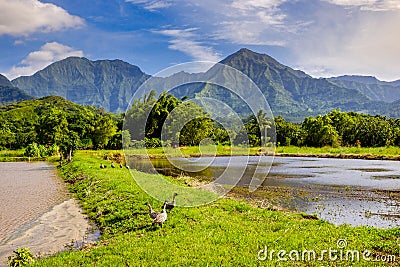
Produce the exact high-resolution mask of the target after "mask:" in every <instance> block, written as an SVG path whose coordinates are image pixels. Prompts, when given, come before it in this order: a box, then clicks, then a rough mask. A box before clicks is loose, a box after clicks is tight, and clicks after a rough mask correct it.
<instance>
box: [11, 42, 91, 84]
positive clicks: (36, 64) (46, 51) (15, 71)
mask: <svg viewBox="0 0 400 267" xmlns="http://www.w3.org/2000/svg"><path fill="white" fill-rule="evenodd" d="M70 56H77V57H82V56H83V52H82V51H80V50H75V49H73V48H72V47H69V46H66V45H63V44H60V43H57V42H51V43H46V44H45V45H43V46H42V47H41V48H40V49H39V50H38V51H34V52H31V53H29V55H28V56H27V57H26V58H25V59H23V60H22V61H21V62H20V63H19V64H18V65H16V66H13V67H12V68H11V69H10V70H9V71H8V72H7V73H6V74H5V75H6V76H7V77H8V78H9V79H10V80H12V79H14V78H17V77H19V76H24V75H32V74H34V73H35V72H37V71H39V70H41V69H43V68H45V67H47V66H48V65H50V64H51V63H54V62H56V61H59V60H61V59H64V58H66V57H70Z"/></svg>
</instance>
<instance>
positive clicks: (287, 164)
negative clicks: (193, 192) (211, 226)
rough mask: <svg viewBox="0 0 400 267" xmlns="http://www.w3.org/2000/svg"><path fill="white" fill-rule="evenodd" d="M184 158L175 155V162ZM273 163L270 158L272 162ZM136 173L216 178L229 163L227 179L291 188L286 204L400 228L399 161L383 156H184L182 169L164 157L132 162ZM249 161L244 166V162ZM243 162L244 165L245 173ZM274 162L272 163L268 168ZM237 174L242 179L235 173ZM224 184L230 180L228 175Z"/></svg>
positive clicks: (341, 219) (339, 219)
mask: <svg viewBox="0 0 400 267" xmlns="http://www.w3.org/2000/svg"><path fill="white" fill-rule="evenodd" d="M179 160H182V159H174V161H179ZM272 161H273V162H272ZM133 162H134V165H135V166H134V167H135V168H136V169H138V170H140V171H145V172H153V173H154V172H158V173H161V174H164V175H169V176H179V175H184V176H190V177H195V178H197V179H201V180H208V181H214V180H215V179H216V178H218V177H219V176H220V175H221V174H222V173H223V172H224V171H225V170H226V168H227V166H228V165H229V169H230V170H229V174H230V177H231V181H232V182H233V181H237V179H240V180H239V183H238V186H242V187H246V186H248V185H249V183H250V181H251V179H252V177H256V178H257V179H260V180H262V181H263V183H262V186H263V188H262V190H268V188H272V187H273V188H282V189H283V188H284V189H285V190H286V189H287V188H289V189H290V190H291V194H292V197H293V198H292V200H291V201H282V202H281V203H280V204H281V205H283V206H285V207H286V208H290V209H293V210H297V211H301V212H306V213H309V214H317V215H318V216H319V217H320V218H323V219H325V220H328V221H330V222H332V223H334V224H343V223H347V224H352V225H368V226H373V227H379V228H389V227H398V226H400V202H399V199H398V196H399V194H400V179H399V177H400V162H398V161H383V160H360V159H332V158H301V157H300V158H299V157H296V158H290V157H276V158H274V159H273V158H272V157H268V156H264V157H257V156H254V157H250V159H249V161H248V160H247V157H245V158H244V157H240V156H238V157H216V158H213V159H212V160H211V164H210V158H198V159H196V161H188V160H182V162H180V163H179V164H180V165H185V169H186V170H188V169H191V168H190V167H191V166H195V167H196V168H192V169H202V168H201V167H203V166H205V164H207V165H209V166H208V167H207V168H203V169H202V170H201V171H198V172H191V171H182V170H180V169H178V168H176V167H174V165H172V164H171V163H170V162H169V161H168V160H167V159H152V160H151V163H150V162H148V161H142V160H135V161H133ZM247 162H248V164H247ZM243 164H247V165H246V166H245V167H246V169H245V172H244V174H243V175H241V174H242V171H240V172H239V171H238V173H237V174H236V173H235V168H237V170H242V168H243ZM271 164H272V167H271V168H270V166H271ZM238 176H240V177H238ZM223 182H224V183H227V184H231V183H230V181H229V179H228V180H226V179H225V180H224V181H223Z"/></svg>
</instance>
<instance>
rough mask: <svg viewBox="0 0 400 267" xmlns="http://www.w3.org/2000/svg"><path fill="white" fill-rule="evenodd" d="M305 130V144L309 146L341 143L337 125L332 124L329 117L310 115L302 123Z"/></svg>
mask: <svg viewBox="0 0 400 267" xmlns="http://www.w3.org/2000/svg"><path fill="white" fill-rule="evenodd" d="M302 129H303V130H304V131H305V133H306V134H305V140H304V144H305V145H307V146H315V147H323V146H338V145H340V139H339V134H338V133H337V131H336V129H335V127H333V126H332V125H331V121H330V119H329V118H328V117H326V116H325V117H323V116H317V117H316V118H313V117H308V118H306V119H305V120H304V122H303V123H302Z"/></svg>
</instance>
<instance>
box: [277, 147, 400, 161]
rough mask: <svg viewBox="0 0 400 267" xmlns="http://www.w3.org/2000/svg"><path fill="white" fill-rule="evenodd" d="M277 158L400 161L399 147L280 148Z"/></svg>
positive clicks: (278, 148)
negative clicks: (310, 157) (309, 157)
mask: <svg viewBox="0 0 400 267" xmlns="http://www.w3.org/2000/svg"><path fill="white" fill-rule="evenodd" d="M275 153H276V155H278V156H319V157H343V158H364V159H390V160H400V147H394V146H388V147H318V148H317V147H296V146H280V147H277V148H276V150H275Z"/></svg>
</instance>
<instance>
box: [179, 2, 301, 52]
mask: <svg viewBox="0 0 400 267" xmlns="http://www.w3.org/2000/svg"><path fill="white" fill-rule="evenodd" d="M187 2H190V3H191V4H192V6H193V7H194V8H195V9H196V10H198V12H199V15H197V16H196V17H197V18H198V19H199V20H201V19H202V17H204V18H203V19H202V20H201V21H202V22H204V24H205V25H206V26H204V25H201V26H202V27H203V26H204V27H208V28H209V29H211V30H212V31H213V33H212V37H214V38H215V39H219V40H227V41H229V42H232V43H236V44H242V45H279V46H282V45H285V44H286V38H285V37H286V36H285V37H283V36H282V33H283V32H286V33H287V32H288V28H289V27H292V26H289V25H288V23H287V21H286V18H287V15H286V14H285V12H283V11H282V10H281V5H282V4H284V3H285V2H290V1H289V0H222V1H212V0H203V1H201V2H200V1H195V0H188V1H187ZM292 2H293V1H292ZM189 14H190V13H189ZM293 28H294V27H292V29H293ZM278 35H279V36H278Z"/></svg>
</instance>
